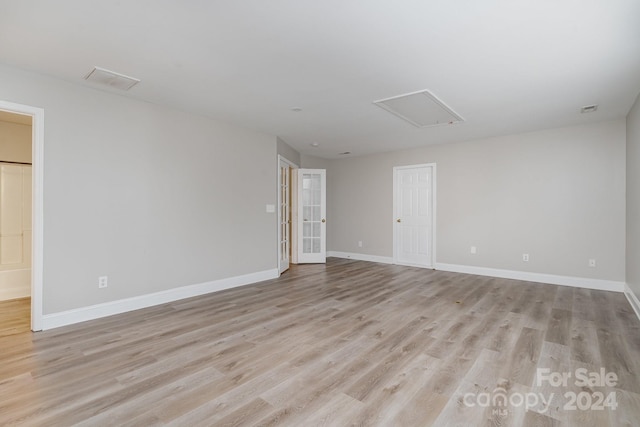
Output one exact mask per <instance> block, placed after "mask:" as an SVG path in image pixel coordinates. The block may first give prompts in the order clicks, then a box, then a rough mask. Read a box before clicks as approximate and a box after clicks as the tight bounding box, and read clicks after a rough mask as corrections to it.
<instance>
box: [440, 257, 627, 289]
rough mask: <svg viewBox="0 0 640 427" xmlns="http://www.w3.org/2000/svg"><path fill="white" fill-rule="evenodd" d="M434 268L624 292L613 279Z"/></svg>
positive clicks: (462, 267)
mask: <svg viewBox="0 0 640 427" xmlns="http://www.w3.org/2000/svg"><path fill="white" fill-rule="evenodd" d="M436 270H442V271H451V272H454V273H467V274H476V275H478V276H491V277H500V278H504V279H515V280H525V281H528V282H538V283H548V284H551V285H562V286H572V287H574V288H586V289H596V290H599V291H613V292H624V287H625V284H624V282H616V281H614V280H602V279H589V278H586V277H572V276H558V275H555V274H544V273H532V272H528V271H514V270H501V269H497V268H487V267H474V266H470V265H457V264H444V263H436Z"/></svg>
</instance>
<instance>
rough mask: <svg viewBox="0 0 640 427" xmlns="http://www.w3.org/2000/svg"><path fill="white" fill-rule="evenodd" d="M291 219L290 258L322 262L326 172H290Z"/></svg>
mask: <svg viewBox="0 0 640 427" xmlns="http://www.w3.org/2000/svg"><path fill="white" fill-rule="evenodd" d="M293 184H294V187H295V191H296V197H295V198H294V204H295V206H294V210H293V212H294V221H293V225H294V227H293V230H292V231H293V234H294V238H293V243H294V246H293V247H292V254H291V255H292V256H291V258H292V259H291V261H292V262H293V263H294V264H305V263H324V262H326V251H327V249H326V246H327V244H326V235H327V231H326V199H327V195H326V171H325V170H324V169H297V170H295V174H294V183H293Z"/></svg>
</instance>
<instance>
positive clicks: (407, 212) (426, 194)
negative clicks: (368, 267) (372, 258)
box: [393, 164, 435, 268]
mask: <svg viewBox="0 0 640 427" xmlns="http://www.w3.org/2000/svg"><path fill="white" fill-rule="evenodd" d="M393 178H394V215H395V216H394V233H393V234H394V245H393V246H394V250H393V252H394V253H393V257H394V262H395V263H396V264H403V265H413V266H417V267H429V268H433V266H434V258H435V257H434V247H435V245H434V242H435V239H434V230H435V220H434V219H435V217H434V213H435V209H434V202H435V197H434V192H435V185H434V182H435V164H429V165H417V166H407V167H396V168H393Z"/></svg>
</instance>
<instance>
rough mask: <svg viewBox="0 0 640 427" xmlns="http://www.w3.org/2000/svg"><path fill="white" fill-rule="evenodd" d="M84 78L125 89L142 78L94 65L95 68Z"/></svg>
mask: <svg viewBox="0 0 640 427" xmlns="http://www.w3.org/2000/svg"><path fill="white" fill-rule="evenodd" d="M84 79H85V80H86V81H88V82H91V83H95V84H99V85H103V86H109V87H111V88H114V89H120V90H125V91H126V90H129V89H131V88H132V87H134V86H135V85H137V84H138V83H140V79H136V78H135V77H129V76H125V75H124V74H120V73H116V72H115V71H111V70H107V69H105V68H101V67H93V70H91V71H90V72H89V74H87V75H86V76H85V78H84Z"/></svg>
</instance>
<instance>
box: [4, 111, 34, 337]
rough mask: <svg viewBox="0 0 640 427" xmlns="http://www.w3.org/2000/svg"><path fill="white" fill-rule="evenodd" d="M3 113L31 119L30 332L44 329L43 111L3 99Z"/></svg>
mask: <svg viewBox="0 0 640 427" xmlns="http://www.w3.org/2000/svg"><path fill="white" fill-rule="evenodd" d="M0 110H4V111H9V112H11V113H18V114H25V115H28V116H31V118H32V122H31V132H32V137H31V139H32V151H31V157H32V166H33V184H32V185H33V195H32V197H33V207H32V209H33V211H32V221H33V222H32V225H31V229H32V230H33V231H32V232H33V234H32V237H31V238H32V244H31V270H32V275H31V330H32V331H40V330H42V320H43V319H42V306H43V301H42V298H43V286H44V285H43V283H44V276H43V259H44V246H43V236H44V225H43V224H44V214H43V203H44V202H43V201H44V185H43V184H44V109H42V108H38V107H31V106H28V105H22V104H15V103H13V102H7V101H2V100H0Z"/></svg>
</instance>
